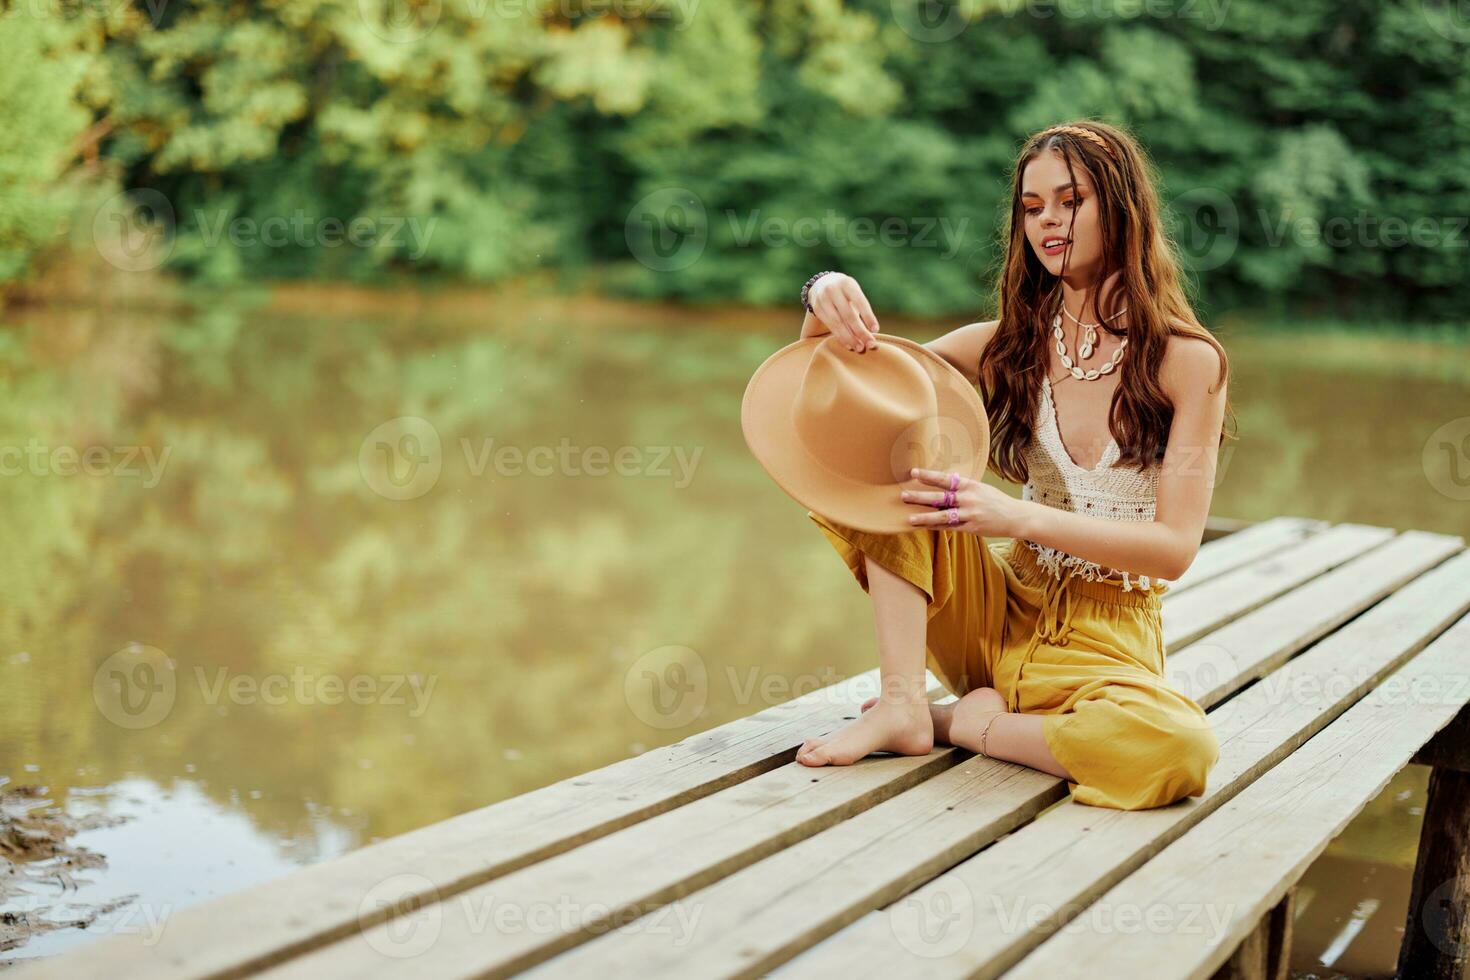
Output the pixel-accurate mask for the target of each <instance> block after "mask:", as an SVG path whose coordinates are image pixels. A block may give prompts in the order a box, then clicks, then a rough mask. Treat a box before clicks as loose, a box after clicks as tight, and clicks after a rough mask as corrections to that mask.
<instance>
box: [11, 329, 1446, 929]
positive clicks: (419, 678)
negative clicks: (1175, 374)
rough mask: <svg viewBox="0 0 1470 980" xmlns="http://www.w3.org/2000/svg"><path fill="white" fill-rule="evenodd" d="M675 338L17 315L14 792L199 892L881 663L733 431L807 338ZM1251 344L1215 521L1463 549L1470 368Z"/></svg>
mask: <svg viewBox="0 0 1470 980" xmlns="http://www.w3.org/2000/svg"><path fill="white" fill-rule="evenodd" d="M680 316H681V319H680V320H679V321H678V322H674V323H667V322H663V323H655V322H649V323H625V324H618V325H617V326H616V327H609V326H608V325H607V323H606V322H605V321H604V320H602V319H601V318H596V317H583V316H578V315H576V314H575V313H570V314H567V315H564V316H561V317H545V316H541V315H537V316H530V315H526V316H521V315H518V314H515V313H512V312H510V311H508V310H506V309H504V308H501V309H498V310H497V311H496V312H494V313H490V314H488V315H487V314H485V313H483V312H482V313H481V314H480V316H478V317H460V318H456V319H454V320H453V321H448V320H445V321H439V320H435V319H433V318H429V317H397V316H395V317H371V316H361V317H341V316H332V317H328V316H314V317H313V316H305V317H302V316H282V315H280V314H277V313H271V312H269V311H266V310H262V309H258V308H252V307H250V306H249V305H244V304H237V305H217V306H215V307H214V308H212V309H211V310H210V311H208V312H204V313H197V312H196V313H180V314H176V315H169V316H159V315H144V314H137V315H127V314H116V313H114V314H108V315H105V316H104V315H102V314H97V313H33V314H21V315H14V316H12V318H11V323H10V325H9V327H8V329H5V330H3V331H0V384H3V385H4V396H3V398H0V445H3V446H7V447H23V448H24V450H25V452H24V453H23V454H22V455H20V456H12V457H8V458H7V462H8V463H12V464H14V465H11V466H10V468H9V469H7V471H6V472H7V475H6V476H5V477H4V478H3V480H0V493H3V494H4V507H5V517H6V520H5V521H3V522H0V535H3V536H4V537H3V543H4V552H5V554H6V555H7V556H8V557H9V560H8V561H6V562H4V563H3V565H0V589H3V594H4V595H5V596H6V599H7V601H6V602H5V603H4V604H3V605H0V746H3V751H0V775H10V776H11V777H12V779H13V780H14V781H16V782H42V783H46V784H49V785H50V786H51V787H52V792H53V794H54V795H56V796H58V797H61V796H63V795H64V794H65V793H66V791H68V790H70V791H72V792H73V793H77V792H81V791H85V790H87V789H88V788H98V787H114V788H115V789H116V790H117V793H115V794H112V795H113V796H114V798H137V799H139V800H143V801H146V805H144V806H143V807H142V808H141V809H140V810H138V815H137V819H136V820H134V821H132V822H131V823H130V824H129V825H128V826H127V828H126V829H117V830H110V831H106V832H103V831H99V832H97V833H99V834H101V833H108V834H114V835H115V836H113V837H111V838H109V839H107V840H106V841H98V842H97V843H96V845H95V846H96V847H97V848H98V849H99V850H102V851H103V853H105V854H106V855H107V856H108V858H109V861H110V862H111V863H112V870H111V871H109V872H108V873H106V877H105V880H106V881H107V882H108V883H109V887H111V886H112V885H114V884H115V885H116V886H117V888H118V889H120V890H122V891H132V892H138V893H140V894H142V895H144V896H145V897H150V898H152V899H153V900H154V901H158V902H163V901H172V900H178V901H187V900H190V899H192V898H193V897H195V895H200V894H205V893H215V892H221V891H226V890H230V889H232V888H234V887H238V886H241V885H243V884H245V883H247V882H248V881H253V880H259V879H260V878H262V877H267V876H270V875H273V874H276V873H279V872H280V871H282V870H284V869H285V868H286V867H289V866H291V865H294V864H298V863H306V862H310V861H312V860H317V859H320V858H321V857H324V856H330V855H332V854H336V853H340V852H341V851H342V850H344V849H346V848H349V847H352V846H357V845H360V844H362V843H365V842H367V841H369V840H372V839H374V838H379V837H386V836H389V835H393V834H398V833H401V832H403V831H406V830H409V829H412V828H414V827H418V826H421V825H423V824H426V823H430V822H433V821H436V820H440V819H444V818H446V817H448V816H451V815H453V814H456V813H460V812H463V811H465V810H468V809H472V808H474V807H478V806H482V805H484V804H487V803H490V802H493V801H496V800H499V799H503V798H505V797H508V796H511V795H514V794H517V793H521V792H525V791H527V790H529V789H533V788H535V787H538V786H541V785H545V784H547V783H550V782H553V781H555V780H557V779H560V778H563V777H566V776H569V775H572V774H575V773H578V772H581V771H585V770H587V769H591V768H594V767H597V766H601V765H605V764H607V763H609V762H612V761H615V760H617V759H619V758H623V757H626V756H627V755H629V754H634V753H638V752H641V751H643V750H645V749H647V748H650V747H653V746H655V745H660V744H666V743H669V742H672V741H675V740H677V739H679V738H682V737H684V736H685V735H688V734H692V733H693V732H696V731H701V730H704V729H706V728H709V727H711V726H712V725H715V724H718V723H720V722H723V721H726V720H729V719H732V718H735V717H739V716H743V715H746V714H749V713H751V712H753V711H755V710H758V709H759V708H761V707H764V706H765V705H767V704H772V703H777V702H780V701H784V700H786V699H787V698H789V697H791V696H792V695H793V694H798V693H801V692H803V691H805V690H810V689H813V688H815V687H818V686H821V685H823V684H827V683H831V682H833V681H835V680H837V679H839V678H841V677H844V676H847V675H850V674H852V673H854V672H857V671H860V670H864V669H866V668H868V667H870V666H871V665H872V664H873V662H874V657H873V652H872V650H873V639H872V633H871V619H870V617H869V613H868V609H867V607H866V605H865V600H864V598H863V596H862V594H861V592H860V590H858V589H857V588H856V587H855V585H854V583H853V582H852V581H851V579H850V578H849V577H848V576H847V575H846V573H845V571H844V570H843V569H842V567H841V566H840V564H839V563H838V561H837V559H836V557H835V555H834V554H833V553H832V552H831V550H830V548H829V547H828V546H827V545H826V543H825V542H824V541H823V540H822V539H821V538H820V536H819V535H818V534H816V533H815V532H814V530H813V529H812V527H811V525H810V523H809V522H808V521H807V520H806V518H805V516H804V511H803V509H802V508H800V507H798V506H796V505H795V504H793V503H792V502H791V501H789V500H788V499H787V498H786V497H785V496H784V495H782V494H781V493H780V492H779V491H778V490H777V489H776V488H775V487H774V485H772V484H771V483H770V481H769V479H768V478H767V477H766V476H765V474H764V473H763V472H762V471H761V470H760V469H759V467H757V466H756V465H755V463H754V461H753V460H752V459H751V457H750V455H749V453H748V451H747V450H746V448H745V445H744V441H743V439H742V438H741V435H740V427H739V406H740V400H741V395H742V394H743V391H744V388H745V383H746V381H747V380H748V378H749V376H750V374H751V372H752V371H753V370H754V368H755V367H756V366H757V365H758V364H759V363H760V362H761V361H762V360H763V359H764V358H765V357H766V356H767V355H768V354H769V353H770V352H771V351H773V350H774V349H776V348H777V347H778V346H780V345H782V344H784V343H786V342H788V341H789V340H790V339H793V338H794V335H795V333H796V323H795V321H794V319H793V318H791V317H788V316H772V317H769V318H766V319H764V320H758V319H752V320H748V321H747V322H745V323H744V324H742V326H741V327H739V328H731V327H729V326H728V325H727V324H726V323H725V322H723V321H722V322H714V321H715V320H716V319H717V318H716V317H714V316H713V315H711V316H710V317H709V318H708V319H709V320H710V321H711V322H709V323H706V322H702V319H701V314H698V313H688V314H681V315H680ZM666 318H667V315H666V314H665V319H666ZM650 320H652V318H650ZM906 332H908V333H909V335H910V336H913V337H915V339H919V340H925V339H928V338H929V337H930V336H933V331H929V332H927V333H926V332H924V331H906ZM1227 343H1230V340H1229V338H1227ZM1232 350H1233V351H1234V352H1235V355H1236V369H1237V371H1238V376H1237V381H1236V384H1235V387H1234V391H1233V394H1234V399H1235V401H1236V404H1237V405H1238V406H1240V422H1241V430H1242V435H1243V437H1244V438H1243V439H1242V441H1241V442H1240V443H1239V444H1237V445H1235V446H1234V447H1233V448H1232V455H1231V456H1230V458H1229V459H1228V462H1227V464H1226V466H1225V468H1224V470H1223V475H1222V479H1221V482H1220V485H1219V488H1218V490H1217V492H1216V498H1215V505H1214V512H1215V513H1218V514H1224V515H1229V516H1232V517H1242V518H1253V519H1254V518H1265V517H1270V516H1273V515H1276V514H1281V513H1294V514H1304V515H1311V516H1319V517H1326V518H1330V519H1332V520H1359V521H1365V522H1370V523H1383V524H1389V525H1393V526H1398V527H1421V528H1430V529H1439V530H1444V531H1448V532H1453V533H1461V534H1464V533H1467V532H1470V516H1467V512H1466V508H1465V505H1464V504H1463V502H1460V501H1457V500H1453V499H1451V498H1449V497H1446V496H1444V495H1443V494H1439V493H1436V492H1434V491H1433V489H1432V488H1431V487H1430V486H1429V485H1428V484H1427V482H1426V480H1425V475H1424V472H1423V468H1422V464H1421V450H1422V448H1423V446H1424V443H1425V439H1426V438H1427V437H1428V435H1429V434H1430V433H1431V432H1432V431H1433V430H1434V429H1435V428H1436V427H1437V426H1439V425H1441V424H1442V423H1443V422H1445V421H1447V420H1449V419H1451V418H1454V417H1456V414H1457V413H1459V414H1464V413H1465V409H1466V404H1467V402H1466V393H1467V391H1470V386H1467V384H1466V383H1465V381H1464V379H1458V378H1445V377H1442V376H1438V375H1427V374H1419V373H1416V372H1415V371H1414V370H1413V369H1412V365H1411V366H1410V367H1408V368H1405V369H1404V370H1400V371H1397V372H1385V371H1383V370H1382V359H1381V358H1376V357H1367V358H1365V359H1364V361H1363V363H1362V364H1360V365H1355V364H1354V363H1353V362H1351V360H1350V359H1348V360H1343V359H1342V358H1339V360H1338V361H1337V362H1335V363H1334V364H1333V365H1332V366H1330V367H1323V368H1321V369H1316V368H1314V367H1313V366H1312V365H1311V364H1310V363H1309V362H1304V361H1303V360H1302V359H1301V357H1302V354H1301V348H1299V347H1297V346H1294V342H1291V341H1271V340H1269V339H1267V340H1258V341H1247V340H1244V339H1242V340H1241V341H1240V343H1239V344H1238V345H1232ZM89 467H90V468H89ZM110 658H112V659H110ZM670 669H677V670H679V671H682V672H683V673H681V675H680V676H683V677H685V678H686V679H687V681H688V683H698V684H699V685H701V690H700V691H699V697H698V698H697V699H695V700H692V701H686V702H684V703H683V707H682V710H680V711H677V712H674V713H667V712H665V711H663V710H662V708H661V706H660V705H659V704H657V703H655V701H654V699H653V696H652V694H651V693H650V689H649V688H648V686H647V685H644V684H642V683H640V677H642V676H643V675H644V674H645V673H646V672H647V671H649V670H657V671H664V670H670ZM99 672H100V673H99ZM99 676H100V677H101V680H100V681H99ZM164 677H170V678H172V681H173V688H172V692H171V693H167V694H166V697H165V699H164V700H165V701H166V702H167V703H166V704H161V702H157V701H150V702H148V703H146V704H145V703H144V701H143V700H140V698H141V697H142V694H143V693H144V692H146V691H148V690H152V689H153V686H154V685H155V682H158V683H161V680H160V679H161V678H164ZM160 690H161V688H160ZM156 693H157V692H155V694H156ZM127 697H131V698H132V700H130V701H129V700H126V698H127ZM109 698H111V699H112V700H109ZM109 705H110V706H111V707H109ZM690 705H693V706H694V707H693V708H691V707H690ZM145 709H146V710H145ZM140 711H141V712H142V714H140V713H139V712H140ZM148 712H152V714H153V715H155V716H156V717H152V716H150V717H143V715H146V714H147V713H148ZM140 718H141V719H142V723H138V722H139V721H140ZM27 766H29V767H32V768H31V769H29V770H28V769H26V768H25V767H27ZM208 807H213V808H214V809H213V810H212V811H210V812H212V813H214V814H216V817H214V818H211V819H210V820H208V821H201V820H200V819H199V818H197V814H198V813H199V812H200V811H201V810H203V809H206V808H208ZM226 816H229V817H232V818H233V822H231V821H230V820H226V819H225V817H226ZM181 821H182V822H183V823H186V824H187V823H190V822H191V821H192V822H193V823H194V825H195V826H196V827H198V826H201V825H202V826H203V827H204V828H205V831H204V832H202V833H203V838H208V839H210V840H212V842H213V847H214V853H215V855H216V857H218V858H219V859H220V860H217V861H215V862H214V863H212V864H210V863H204V864H200V863H198V862H192V864H191V863H189V862H185V861H183V860H182V859H181V860H180V862H179V863H178V865H177V868H176V870H177V871H178V872H179V874H180V875H183V876H184V877H185V878H188V877H189V876H190V875H192V876H193V878H192V879H191V881H190V885H191V887H193V888H194V889H195V890H196V891H195V892H194V893H193V894H186V893H185V891H184V886H183V885H182V884H181V882H180V881H177V880H173V879H172V878H170V875H172V874H173V873H174V872H171V871H169V870H168V868H167V866H166V864H165V865H155V864H149V863H147V862H148V859H147V857H146V855H148V854H150V853H151V854H156V853H159V849H160V846H161V844H162V842H165V841H168V842H172V841H174V839H175V837H176V836H177V829H176V828H177V826H178V825H179V824H180V822H181ZM195 832H196V833H201V832H200V831H198V830H196V831H195ZM1392 833H1393V834H1395V835H1397V837H1395V838H1394V843H1393V844H1387V843H1386V844H1384V845H1383V846H1384V847H1385V848H1389V847H1391V846H1394V847H1396V846H1398V838H1403V839H1404V840H1411V838H1412V835H1411V834H1409V833H1408V832H1407V830H1405V829H1404V828H1402V827H1399V829H1397V830H1394V831H1393V832H1392ZM210 835H215V836H214V837H212V838H211V837H210ZM203 838H202V839H203ZM226 856H227V857H226ZM226 860H227V861H233V862H234V866H233V870H229V871H227V870H225V868H226V863H223V862H225V861H226ZM149 867H157V868H158V869H159V870H158V871H157V873H156V874H154V873H152V872H149V871H148V870H146V869H147V868H149ZM128 869H132V870H128ZM185 871H187V874H185V873H184V872H185ZM85 938H86V937H85V936H76V935H69V934H57V935H55V936H53V937H48V939H47V940H46V944H45V947H44V948H45V949H47V950H50V949H52V948H54V947H55V946H57V945H61V944H65V943H66V942H68V941H83V940H85ZM35 945H36V947H37V948H40V947H41V946H42V943H41V941H40V940H38V941H37V942H36V944H35ZM33 951H35V950H33V949H31V948H28V949H26V950H25V953H26V954H27V955H29V954H31V953H32V952H33Z"/></svg>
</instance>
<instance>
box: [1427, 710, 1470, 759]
mask: <svg viewBox="0 0 1470 980" xmlns="http://www.w3.org/2000/svg"><path fill="white" fill-rule="evenodd" d="M1414 761H1415V762H1416V763H1418V764H1419V765H1422V766H1434V767H1435V768H1436V769H1454V770H1457V771H1459V772H1470V711H1467V712H1465V713H1463V714H1461V715H1460V716H1459V717H1458V718H1456V719H1455V720H1454V721H1452V722H1450V723H1449V725H1447V726H1446V727H1445V729H1444V731H1442V732H1440V733H1439V734H1438V735H1436V736H1434V738H1432V739H1430V740H1429V744H1428V745H1426V746H1424V748H1422V749H1420V750H1419V751H1418V752H1417V753H1416V754H1415V755H1414Z"/></svg>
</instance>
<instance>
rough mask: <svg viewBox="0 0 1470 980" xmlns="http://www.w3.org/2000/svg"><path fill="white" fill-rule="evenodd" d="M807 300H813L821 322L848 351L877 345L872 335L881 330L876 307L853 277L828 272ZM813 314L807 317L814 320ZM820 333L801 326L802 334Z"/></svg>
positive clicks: (810, 301) (813, 305) (862, 349)
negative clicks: (875, 314) (874, 309)
mask: <svg viewBox="0 0 1470 980" xmlns="http://www.w3.org/2000/svg"><path fill="white" fill-rule="evenodd" d="M807 302H809V303H811V305H812V311H813V313H815V315H816V318H817V319H818V320H820V321H821V324H820V325H821V326H825V327H826V328H827V329H828V330H830V331H831V332H832V333H833V334H835V335H836V336H837V338H838V339H839V340H841V341H842V343H843V344H845V345H846V346H847V349H848V350H854V351H865V350H871V349H872V348H874V347H876V346H877V345H878V341H877V340H875V339H874V338H873V334H875V333H878V332H879V330H880V329H881V328H880V327H879V326H878V318H877V317H876V316H874V315H873V307H872V306H871V305H869V303H868V297H866V296H864V295H863V290H862V287H861V286H859V285H858V283H857V280H856V279H854V278H853V277H852V276H849V275H845V274H843V273H841V272H829V273H827V274H826V275H825V276H823V277H822V278H820V279H818V280H817V281H816V282H815V283H813V284H812V288H811V290H810V291H809V292H808V293H807ZM812 315H813V314H812V313H808V314H807V318H808V319H811V317H812ZM821 332H822V331H820V330H818V331H814V332H808V330H807V325H805V324H804V325H803V327H802V336H803V337H809V336H813V335H815V334H818V333H821Z"/></svg>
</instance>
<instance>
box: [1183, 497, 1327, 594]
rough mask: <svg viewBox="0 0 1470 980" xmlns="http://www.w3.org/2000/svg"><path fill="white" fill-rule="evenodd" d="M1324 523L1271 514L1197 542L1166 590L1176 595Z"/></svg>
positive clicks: (1324, 526) (1307, 534)
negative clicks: (1189, 559) (1181, 571)
mask: <svg viewBox="0 0 1470 980" xmlns="http://www.w3.org/2000/svg"><path fill="white" fill-rule="evenodd" d="M1328 526H1329V525H1328V523H1327V522H1326V521H1317V520H1311V519H1309V518H1305V517H1274V518H1272V519H1271V520H1269V521H1261V522H1260V523H1259V524H1251V525H1249V526H1247V527H1246V528H1245V529H1244V530H1241V531H1237V532H1235V533H1234V534H1229V535H1226V536H1224V537H1220V538H1216V539H1214V540H1212V541H1208V542H1206V543H1204V544H1202V545H1201V546H1200V549H1199V553H1198V554H1196V555H1195V557H1194V563H1193V564H1192V565H1190V566H1189V571H1187V572H1185V573H1184V574H1183V575H1181V576H1180V577H1179V578H1177V579H1175V581H1174V583H1173V584H1172V585H1171V586H1170V587H1169V592H1168V594H1169V595H1171V596H1174V595H1178V594H1179V593H1180V592H1183V591H1184V590H1186V589H1190V588H1193V587H1194V586H1196V585H1199V584H1200V583H1201V582H1207V581H1209V580H1210V579H1212V578H1216V577H1218V576H1220V575H1223V574H1225V573H1226V572H1228V571H1231V570H1232V569H1235V568H1239V567H1240V566H1242V565H1247V564H1250V563H1251V562H1253V561H1255V560H1257V559H1258V558H1264V557H1265V556H1267V555H1269V554H1272V553H1273V552H1277V551H1280V550H1281V549H1283V548H1286V547H1288V546H1290V545H1293V544H1296V543H1297V542H1299V541H1302V540H1304V539H1306V538H1308V537H1311V536H1312V535H1313V534H1316V533H1318V532H1320V531H1323V530H1326V529H1327V527H1328Z"/></svg>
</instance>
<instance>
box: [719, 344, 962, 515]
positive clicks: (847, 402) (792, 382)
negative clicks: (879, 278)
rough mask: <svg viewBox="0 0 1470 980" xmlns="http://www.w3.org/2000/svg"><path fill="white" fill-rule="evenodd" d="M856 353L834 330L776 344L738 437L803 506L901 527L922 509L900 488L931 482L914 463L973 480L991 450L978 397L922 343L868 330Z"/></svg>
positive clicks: (756, 378)
mask: <svg viewBox="0 0 1470 980" xmlns="http://www.w3.org/2000/svg"><path fill="white" fill-rule="evenodd" d="M874 339H875V340H876V342H877V346H876V347H874V348H873V349H872V350H869V351H866V352H863V353H858V352H857V351H853V350H849V349H848V348H847V347H846V346H844V345H843V343H842V341H841V340H839V339H838V338H837V337H836V336H835V335H833V334H826V335H823V336H821V337H808V338H806V339H803V340H798V341H796V342H795V343H793V344H791V345H789V346H787V347H783V348H781V349H780V350H778V351H777V352H776V353H774V354H772V355H771V356H770V357H769V358H767V359H766V362H765V363H764V364H762V365H761V366H760V367H759V368H757V369H756V372H755V374H754V375H753V376H752V377H751V379H750V384H749V385H747V386H746V389H745V398H744V400H743V401H742V402H741V405H740V426H741V429H742V430H744V433H745V442H746V445H748V446H749V447H750V451H751V452H752V453H754V454H755V458H756V459H757V460H759V461H760V464H761V466H762V467H764V468H765V470H766V472H767V473H769V474H770V475H771V478H772V479H773V480H775V481H776V484H777V485H778V486H779V487H780V488H781V489H782V490H785V491H786V492H787V493H788V494H790V495H791V496H792V497H794V498H795V499H796V500H797V501H798V502H799V503H802V504H804V505H806V506H807V507H808V508H809V509H811V510H812V511H815V512H816V513H818V514H821V515H822V516H824V517H828V518H830V519H831V520H833V521H836V522H837V523H839V524H845V525H847V526H848V527H852V528H856V529H858V530H862V531H873V532H878V533H895V532H900V531H911V530H913V529H914V525H912V524H910V523H909V522H908V519H909V517H910V515H913V514H921V513H925V512H926V511H927V508H926V507H925V506H923V505H918V504H912V503H908V502H906V501H904V500H903V499H902V497H901V496H900V494H901V492H902V491H903V490H930V491H933V490H939V489H940V488H938V487H935V486H933V485H931V484H927V483H924V482H923V481H921V480H918V479H915V478H913V477H911V476H910V475H909V473H910V470H912V469H914V468H916V467H917V468H919V469H931V470H940V471H943V472H951V473H958V474H959V475H960V476H962V477H967V478H969V479H972V480H978V479H980V478H981V477H983V476H984V475H985V463H986V460H987V459H988V458H989V454H990V427H989V424H988V422H987V420H986V417H985V407H984V406H983V405H982V404H981V402H980V395H979V392H977V391H976V390H975V386H974V385H972V384H971V383H970V382H969V381H968V380H967V379H966V378H965V376H964V375H962V374H960V372H959V371H956V370H955V369H954V367H953V366H952V365H950V364H949V362H948V361H945V360H944V359H943V358H941V357H940V356H939V355H937V354H935V353H933V352H932V351H930V350H929V349H928V348H927V347H925V346H923V345H922V344H916V343H914V342H913V341H912V340H907V339H905V338H903V337H894V336H889V335H888V334H881V333H880V334H874Z"/></svg>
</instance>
